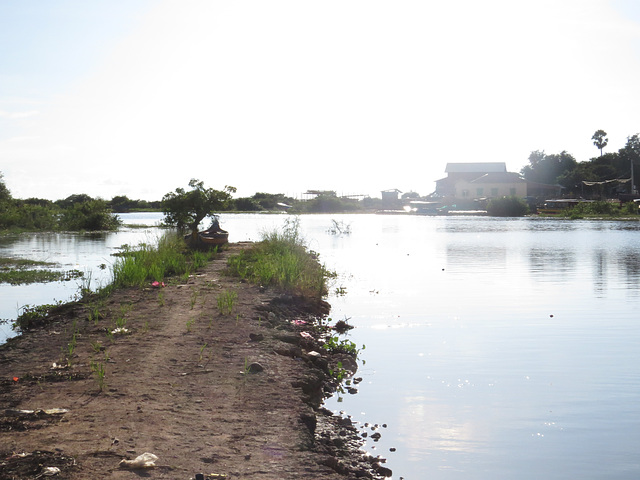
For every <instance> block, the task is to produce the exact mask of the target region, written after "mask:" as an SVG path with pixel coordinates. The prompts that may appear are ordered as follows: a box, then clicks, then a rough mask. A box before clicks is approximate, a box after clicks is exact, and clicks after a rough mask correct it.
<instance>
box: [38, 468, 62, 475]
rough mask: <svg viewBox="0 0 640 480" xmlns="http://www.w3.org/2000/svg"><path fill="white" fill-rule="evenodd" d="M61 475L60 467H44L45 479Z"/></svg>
mask: <svg viewBox="0 0 640 480" xmlns="http://www.w3.org/2000/svg"><path fill="white" fill-rule="evenodd" d="M59 473H60V469H59V468H58V467H44V471H43V472H42V475H44V476H45V477H53V476H54V475H58V474H59Z"/></svg>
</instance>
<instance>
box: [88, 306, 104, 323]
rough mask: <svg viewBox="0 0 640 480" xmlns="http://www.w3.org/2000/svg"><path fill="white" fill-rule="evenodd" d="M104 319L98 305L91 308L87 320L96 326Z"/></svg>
mask: <svg viewBox="0 0 640 480" xmlns="http://www.w3.org/2000/svg"><path fill="white" fill-rule="evenodd" d="M102 317H103V315H102V313H100V309H99V307H98V306H97V305H91V306H90V307H89V315H88V317H87V320H89V321H90V322H93V324H94V325H97V324H98V322H99V321H100V319H101V318H102Z"/></svg>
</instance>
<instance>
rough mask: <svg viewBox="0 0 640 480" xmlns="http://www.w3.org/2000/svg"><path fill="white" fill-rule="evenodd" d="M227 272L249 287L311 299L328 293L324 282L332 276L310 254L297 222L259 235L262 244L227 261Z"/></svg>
mask: <svg viewBox="0 0 640 480" xmlns="http://www.w3.org/2000/svg"><path fill="white" fill-rule="evenodd" d="M228 267H229V271H230V272H231V273H232V274H235V275H238V276H239V277H241V278H243V279H246V280H248V281H250V282H252V283H256V284H259V285H264V286H274V287H277V288H279V289H281V290H284V291H288V292H292V293H295V294H298V295H303V296H306V297H310V298H321V297H323V296H324V295H326V293H327V285H326V283H327V279H328V278H330V277H333V276H335V275H334V274H333V273H331V272H329V271H328V270H327V269H326V268H325V267H324V266H323V265H321V264H320V263H319V262H318V260H317V258H316V256H315V255H314V254H312V253H310V252H309V251H308V250H307V248H306V245H305V243H304V240H303V239H302V237H301V236H300V233H299V220H298V219H297V218H296V219H294V220H287V221H286V222H285V225H284V228H283V229H282V230H281V231H279V230H273V231H269V232H265V233H263V234H262V241H261V242H258V243H256V244H255V245H254V246H253V247H252V248H250V249H248V250H244V251H242V252H241V253H240V254H238V255H235V256H233V257H231V258H229V261H228Z"/></svg>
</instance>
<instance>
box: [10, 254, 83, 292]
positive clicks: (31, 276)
mask: <svg viewBox="0 0 640 480" xmlns="http://www.w3.org/2000/svg"><path fill="white" fill-rule="evenodd" d="M55 265H56V264H55V263H51V262H41V261H37V260H28V259H23V258H7V257H0V283H9V284H11V285H25V284H30V283H48V282H67V281H69V280H73V279H75V278H82V277H83V276H84V273H82V272H81V271H79V270H67V271H61V270H49V269H47V270H45V269H41V268H34V267H42V266H46V267H53V266H55Z"/></svg>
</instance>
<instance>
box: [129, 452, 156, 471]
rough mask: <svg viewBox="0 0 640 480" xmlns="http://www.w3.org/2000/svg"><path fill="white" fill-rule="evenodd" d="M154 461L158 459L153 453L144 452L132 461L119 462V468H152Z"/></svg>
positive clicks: (154, 464)
mask: <svg viewBox="0 0 640 480" xmlns="http://www.w3.org/2000/svg"><path fill="white" fill-rule="evenodd" d="M156 460H158V457H157V456H155V455H154V454H153V453H149V452H145V453H143V454H142V455H138V456H137V457H136V458H134V459H133V460H122V461H121V462H120V467H121V468H130V469H137V468H154V467H155V466H156Z"/></svg>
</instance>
